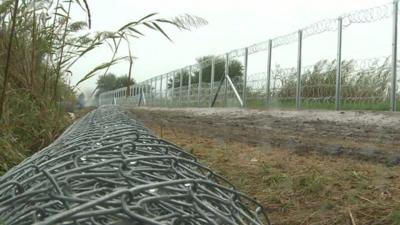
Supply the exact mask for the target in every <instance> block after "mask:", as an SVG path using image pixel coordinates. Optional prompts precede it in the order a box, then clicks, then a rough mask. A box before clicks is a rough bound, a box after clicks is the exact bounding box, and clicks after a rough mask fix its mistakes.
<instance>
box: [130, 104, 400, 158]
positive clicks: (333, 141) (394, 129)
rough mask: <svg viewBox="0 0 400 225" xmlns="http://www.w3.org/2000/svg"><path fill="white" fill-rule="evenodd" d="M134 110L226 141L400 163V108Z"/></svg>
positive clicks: (162, 122) (163, 123)
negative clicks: (346, 109) (368, 109)
mask: <svg viewBox="0 0 400 225" xmlns="http://www.w3.org/2000/svg"><path fill="white" fill-rule="evenodd" d="M134 112H135V115H136V116H137V118H138V119H140V120H142V121H144V122H148V121H149V120H151V123H152V124H157V125H159V127H160V128H161V127H173V129H180V130H184V131H186V132H188V133H190V134H195V135H199V134H200V135H203V136H207V137H210V138H214V139H220V140H221V141H232V140H235V141H239V142H243V143H247V144H252V145H255V146H260V145H261V146H264V147H265V146H271V147H279V148H284V149H286V150H292V151H295V152H297V153H299V154H302V153H306V152H309V151H316V152H320V153H324V154H330V155H346V156H350V157H353V158H357V159H366V160H373V161H377V162H383V163H387V164H389V165H396V164H400V151H399V150H400V114H399V113H388V112H385V113H382V112H363V111H358V112H357V111H345V112H333V111H281V110H279V111H278V110H270V111H266V110H247V109H228V108H216V109H200V108H187V109H165V108H140V109H134Z"/></svg>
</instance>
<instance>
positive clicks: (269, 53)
mask: <svg viewBox="0 0 400 225" xmlns="http://www.w3.org/2000/svg"><path fill="white" fill-rule="evenodd" d="M271 62H272V40H271V39H269V40H268V58H267V83H266V94H267V106H268V107H269V106H270V105H271Z"/></svg>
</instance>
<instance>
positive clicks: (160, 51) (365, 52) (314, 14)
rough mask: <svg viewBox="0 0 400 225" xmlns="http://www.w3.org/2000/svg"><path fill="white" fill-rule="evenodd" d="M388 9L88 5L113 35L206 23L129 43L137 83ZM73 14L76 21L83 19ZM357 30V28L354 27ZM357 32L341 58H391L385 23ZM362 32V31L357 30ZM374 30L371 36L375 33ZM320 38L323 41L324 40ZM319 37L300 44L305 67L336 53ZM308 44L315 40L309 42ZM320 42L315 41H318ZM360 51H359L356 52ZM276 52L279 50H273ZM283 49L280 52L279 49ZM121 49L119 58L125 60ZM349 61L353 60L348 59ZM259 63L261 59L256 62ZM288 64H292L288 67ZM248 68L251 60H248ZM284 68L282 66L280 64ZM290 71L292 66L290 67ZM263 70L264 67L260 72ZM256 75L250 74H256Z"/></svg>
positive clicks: (76, 71) (312, 1)
mask: <svg viewBox="0 0 400 225" xmlns="http://www.w3.org/2000/svg"><path fill="white" fill-rule="evenodd" d="M384 3H387V1H382V0H335V1H321V0H297V1H295V0H280V1H277V0H246V1H232V0H231V1H227V0H219V1H216V0H214V1H211V0H202V1H199V0H168V1H166V0H144V1H136V0H112V1H110V0H96V1H89V5H90V8H91V11H92V21H93V25H92V30H93V31H103V30H116V29H117V28H119V27H120V26H121V25H123V24H125V23H127V22H130V21H135V20H138V19H139V18H141V17H143V16H145V15H147V14H149V13H152V12H159V13H160V15H162V16H165V17H171V16H176V15H180V14H183V13H189V14H193V15H197V16H200V17H202V18H204V19H206V20H207V21H208V22H209V24H208V25H207V26H205V27H202V28H199V29H196V30H193V31H191V32H187V31H178V30H176V29H167V31H168V32H169V34H170V35H171V37H172V39H173V43H171V42H170V41H168V40H167V39H165V38H164V37H163V36H162V35H161V34H159V33H156V32H154V31H151V30H148V29H142V30H143V32H144V33H145V34H146V36H145V37H142V38H141V39H138V40H134V44H133V45H132V50H133V53H134V55H135V56H136V57H138V59H137V60H136V62H135V64H134V70H133V74H134V78H135V80H137V81H142V80H145V79H148V78H150V77H153V76H156V75H160V74H163V73H166V72H169V71H172V70H175V69H178V68H180V67H183V66H186V65H189V64H193V63H194V62H195V59H196V58H197V57H200V56H204V55H210V54H221V53H225V52H227V51H230V50H232V49H236V48H240V47H246V46H249V45H251V44H254V43H257V42H261V41H265V40H268V39H269V38H273V37H276V36H280V35H283V34H287V33H290V32H293V31H296V30H298V29H299V28H301V27H305V26H307V25H309V24H311V23H314V22H317V21H319V20H322V19H325V18H336V17H337V16H339V15H341V14H343V13H346V12H349V11H353V10H358V9H364V8H369V7H373V6H378V5H381V4H384ZM78 11H79V10H77V11H76V12H75V13H74V14H73V18H74V19H75V20H79V19H84V17H82V13H81V12H78ZM357 26H358V25H357ZM359 26H360V27H359V28H355V29H361V30H360V31H358V30H354V31H352V32H351V31H349V32H348V33H346V32H347V31H345V32H344V34H343V38H344V43H343V47H344V49H346V50H347V52H346V51H345V52H344V54H350V53H351V54H354V53H355V56H354V57H375V56H383V55H389V54H390V45H391V35H390V26H391V25H390V20H387V21H384V22H378V23H377V24H375V25H368V26H367V27H366V26H364V27H362V26H363V25H359ZM362 29H364V30H362ZM374 29H375V30H374ZM324 35H325V36H324ZM324 35H318V36H320V37H318V36H316V37H315V38H314V37H313V38H312V39H311V40H310V41H308V42H305V43H304V56H305V57H308V58H307V60H308V59H309V60H308V61H307V60H306V62H305V64H304V65H307V63H309V64H312V63H315V60H317V59H319V58H325V57H331V58H332V59H334V57H335V54H336V53H335V51H336V46H335V45H336V36H337V35H336V33H335V32H330V33H329V32H328V34H324ZM313 39H316V41H314V40H313ZM317 39H319V40H317ZM357 45H359V47H357ZM290 48H291V47H290V46H288V47H287V49H286V50H282V51H281V52H279V51H277V54H275V56H276V58H275V59H276V60H277V61H276V62H275V64H277V63H279V62H278V59H280V60H282V61H286V62H287V63H288V64H291V63H292V61H295V59H296V53H295V49H296V45H295V44H294V45H293V46H292V49H290ZM277 49H280V48H277ZM282 49H285V47H282ZM110 53H111V52H110V50H109V49H108V48H106V47H105V48H102V49H99V50H96V51H95V52H93V53H91V54H90V55H88V56H87V57H85V58H84V59H83V60H82V61H80V63H78V64H76V65H75V66H74V67H73V69H72V71H73V77H72V79H71V84H74V83H76V82H77V81H78V80H79V79H81V78H82V76H83V75H84V74H85V73H86V72H88V71H89V70H90V69H92V68H93V67H94V66H96V65H97V64H99V63H102V62H106V61H108V60H110V57H111V55H110ZM126 53H127V52H126V51H124V49H121V54H120V55H121V56H122V55H126ZM351 57H353V56H351ZM260 58H263V56H262V57H260ZM290 60H291V61H290ZM250 63H251V58H250ZM282 63H283V64H284V62H282ZM293 66H294V65H293ZM261 67H263V65H262V66H261ZM257 70H259V69H254V72H258V71H257ZM127 71H128V64H127V63H122V64H120V65H118V66H115V67H113V68H112V69H111V70H110V72H113V73H115V74H117V75H124V74H127ZM96 79H97V77H94V78H92V79H91V80H89V81H86V82H84V83H83V84H82V85H81V89H82V90H85V89H90V88H91V89H93V88H94V87H95V83H96Z"/></svg>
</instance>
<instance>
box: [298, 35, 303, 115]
mask: <svg viewBox="0 0 400 225" xmlns="http://www.w3.org/2000/svg"><path fill="white" fill-rule="evenodd" d="M302 44H303V31H302V30H299V32H298V51H297V85H296V109H300V107H301V55H302V54H301V53H302V47H303V46H302Z"/></svg>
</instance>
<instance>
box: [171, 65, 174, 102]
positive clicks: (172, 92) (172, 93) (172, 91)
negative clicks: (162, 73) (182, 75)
mask: <svg viewBox="0 0 400 225" xmlns="http://www.w3.org/2000/svg"><path fill="white" fill-rule="evenodd" d="M171 95H172V102H171V104H172V105H174V103H175V72H172V90H171Z"/></svg>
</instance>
